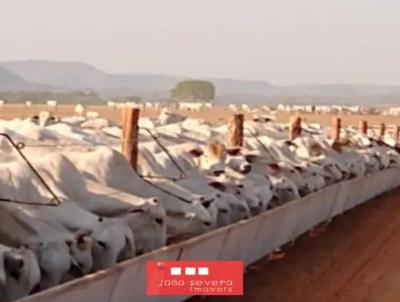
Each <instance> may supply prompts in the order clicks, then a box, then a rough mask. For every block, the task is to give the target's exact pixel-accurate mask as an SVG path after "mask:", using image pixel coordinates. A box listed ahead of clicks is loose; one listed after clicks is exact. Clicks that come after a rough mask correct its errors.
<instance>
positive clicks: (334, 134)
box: [332, 117, 342, 142]
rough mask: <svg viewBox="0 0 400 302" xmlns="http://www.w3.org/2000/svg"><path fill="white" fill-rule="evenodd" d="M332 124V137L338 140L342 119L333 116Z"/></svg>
mask: <svg viewBox="0 0 400 302" xmlns="http://www.w3.org/2000/svg"><path fill="white" fill-rule="evenodd" d="M332 122H333V126H332V138H333V141H334V142H338V141H339V140H340V131H341V129H342V119H341V118H338V117H337V118H334V119H333V121H332Z"/></svg>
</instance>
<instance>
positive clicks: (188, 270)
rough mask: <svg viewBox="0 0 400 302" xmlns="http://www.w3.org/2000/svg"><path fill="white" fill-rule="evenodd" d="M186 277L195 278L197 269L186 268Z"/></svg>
mask: <svg viewBox="0 0 400 302" xmlns="http://www.w3.org/2000/svg"><path fill="white" fill-rule="evenodd" d="M185 275H186V276H194V275H196V268H195V267H186V268H185Z"/></svg>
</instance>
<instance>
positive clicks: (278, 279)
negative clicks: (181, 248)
mask: <svg viewBox="0 0 400 302" xmlns="http://www.w3.org/2000/svg"><path fill="white" fill-rule="evenodd" d="M399 213H400V189H397V190H395V191H394V192H389V193H386V194H384V195H382V196H380V197H378V198H376V199H375V200H373V201H370V202H368V203H366V204H364V205H362V206H360V207H358V208H356V209H353V210H351V211H349V212H347V213H346V214H344V215H343V216H340V217H337V218H336V219H334V220H333V222H332V223H331V225H330V226H329V227H328V229H327V230H326V231H325V232H324V233H322V234H321V235H319V236H318V237H317V238H310V237H309V236H304V237H302V238H300V239H298V241H297V242H296V244H295V245H294V247H292V248H290V249H288V250H287V252H288V254H287V256H286V258H284V259H283V260H279V261H274V262H270V261H268V259H263V260H261V261H259V262H258V263H256V264H254V265H252V266H251V267H250V269H249V272H248V273H247V274H246V275H245V280H244V289H245V295H244V296H243V297H228V298H227V297H207V298H197V297H195V298H192V299H191V300H189V301H190V302H200V301H201V302H239V301H245V302H264V301H268V302H313V301H315V302H361V301H362V302H398V301H400V215H399Z"/></svg>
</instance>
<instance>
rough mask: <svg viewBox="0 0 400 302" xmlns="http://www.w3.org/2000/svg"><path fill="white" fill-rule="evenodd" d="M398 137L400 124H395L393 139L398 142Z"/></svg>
mask: <svg viewBox="0 0 400 302" xmlns="http://www.w3.org/2000/svg"><path fill="white" fill-rule="evenodd" d="M399 139H400V126H396V129H395V130H394V140H395V141H396V142H398V141H399Z"/></svg>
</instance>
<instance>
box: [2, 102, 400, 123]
mask: <svg viewBox="0 0 400 302" xmlns="http://www.w3.org/2000/svg"><path fill="white" fill-rule="evenodd" d="M44 110H47V111H51V112H52V113H53V114H54V115H56V116H61V117H63V116H68V115H72V114H73V110H74V106H72V105H60V106H57V108H51V107H48V106H46V105H34V106H32V107H25V106H24V105H4V106H0V119H11V118H15V117H28V116H32V115H34V114H37V113H39V112H40V111H44ZM87 110H93V111H97V112H99V113H100V115H101V116H102V117H105V118H107V119H110V120H112V121H115V122H120V119H121V112H120V110H119V109H112V108H110V107H107V106H88V107H87ZM180 113H182V114H184V115H187V116H190V117H195V118H201V119H205V120H206V121H208V122H211V123H217V124H220V123H226V122H227V120H228V118H229V117H230V116H231V115H232V114H233V112H231V111H229V110H228V108H227V107H222V106H215V107H213V108H212V109H211V110H209V109H204V110H201V111H199V112H189V111H180ZM141 114H142V116H147V117H155V116H157V115H158V114H159V110H155V109H144V110H143V111H142V112H141ZM252 115H253V114H252V113H245V116H246V118H251V117H252ZM293 115H294V114H293ZM300 116H301V117H302V118H303V119H304V120H305V121H307V122H310V123H320V124H322V125H331V123H332V119H333V118H334V117H338V115H333V114H301V115H300ZM340 117H341V118H342V123H343V125H358V123H359V121H360V120H362V119H365V120H367V121H368V123H369V124H370V125H379V123H382V122H385V123H386V124H387V125H400V118H398V117H393V116H391V117H388V116H378V115H368V116H366V115H341V116H340ZM276 118H277V121H279V122H287V121H288V120H289V118H290V114H285V113H278V115H277V117H276Z"/></svg>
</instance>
